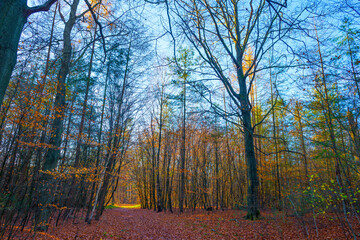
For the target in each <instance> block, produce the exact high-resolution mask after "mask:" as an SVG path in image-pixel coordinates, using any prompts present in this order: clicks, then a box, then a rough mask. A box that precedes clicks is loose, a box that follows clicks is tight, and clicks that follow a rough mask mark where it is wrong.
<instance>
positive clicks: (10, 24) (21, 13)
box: [0, 0, 27, 107]
mask: <svg viewBox="0 0 360 240" xmlns="http://www.w3.org/2000/svg"><path fill="white" fill-rule="evenodd" d="M26 9H27V5H26V1H24V0H2V1H1V2H0V63H1V64H0V107H1V106H2V102H3V99H4V95H5V92H6V89H7V86H8V85H9V81H10V77H11V74H12V71H13V69H14V67H15V64H16V58H17V48H18V45H19V40H20V36H21V32H22V30H23V28H24V25H25V23H26V21H27V14H26Z"/></svg>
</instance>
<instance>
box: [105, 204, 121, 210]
mask: <svg viewBox="0 0 360 240" xmlns="http://www.w3.org/2000/svg"><path fill="white" fill-rule="evenodd" d="M114 208H119V206H118V205H116V204H115V205H112V204H111V205H107V206H106V207H105V209H114Z"/></svg>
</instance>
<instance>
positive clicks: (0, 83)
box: [0, 0, 57, 107]
mask: <svg viewBox="0 0 360 240" xmlns="http://www.w3.org/2000/svg"><path fill="white" fill-rule="evenodd" d="M56 1H57V0H47V1H46V2H45V3H44V4H42V5H39V6H35V7H28V6H27V0H3V1H1V2H0V16H1V17H0V62H1V63H2V64H1V65H0V107H1V106H2V102H3V99H4V96H5V92H6V89H7V87H8V85H9V81H10V77H11V74H12V71H13V69H14V67H15V64H16V58H17V49H18V45H19V41H20V36H21V33H22V31H23V28H24V25H25V23H26V21H27V19H28V17H29V16H30V15H31V14H34V13H37V12H43V11H48V10H49V9H50V7H51V6H52V5H53V4H54V3H55V2H56Z"/></svg>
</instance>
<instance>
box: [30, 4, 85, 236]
mask: <svg viewBox="0 0 360 240" xmlns="http://www.w3.org/2000/svg"><path fill="white" fill-rule="evenodd" d="M79 1H80V0H74V2H73V4H72V5H71V11H70V17H69V20H68V21H67V22H66V24H65V29H64V33H63V38H64V47H63V57H62V60H61V67H60V71H59V73H58V76H57V80H58V85H57V92H56V97H55V103H54V107H55V110H54V111H55V113H54V115H55V119H54V122H53V124H52V128H51V138H50V141H49V143H50V144H51V145H52V148H49V150H48V151H47V153H46V156H45V163H44V166H43V171H48V170H49V171H52V170H54V169H55V168H56V167H57V164H58V160H59V155H60V146H61V136H62V133H63V122H64V116H65V115H64V112H65V108H66V102H65V96H66V86H65V82H66V77H67V75H68V73H69V67H70V60H71V53H72V46H71V30H72V29H73V27H74V25H75V20H76V11H77V7H78V5H79ZM42 182H43V186H42V187H41V189H40V201H39V202H40V204H41V206H42V212H41V216H40V217H39V219H38V220H37V223H43V224H46V223H47V222H48V219H49V217H50V209H49V207H47V205H48V204H49V203H50V202H51V193H50V192H49V191H48V190H49V189H50V186H51V178H50V176H49V175H46V174H44V175H43V176H42ZM39 229H40V230H46V229H47V226H46V225H42V226H39Z"/></svg>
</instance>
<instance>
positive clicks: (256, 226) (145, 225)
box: [14, 207, 360, 240]
mask: <svg viewBox="0 0 360 240" xmlns="http://www.w3.org/2000/svg"><path fill="white" fill-rule="evenodd" d="M245 214H246V212H245V211H238V210H224V211H222V210H217V211H209V212H207V211H204V210H196V211H195V212H192V211H189V212H185V213H184V214H181V215H179V214H178V213H173V214H171V213H170V212H169V211H167V212H161V213H156V212H155V211H152V210H144V209H135V208H131V207H130V208H115V209H108V210H105V212H104V214H103V216H102V217H101V219H100V220H99V221H93V222H92V224H87V223H85V222H84V220H83V219H82V218H79V219H75V221H67V222H66V223H64V224H61V225H60V226H58V227H52V228H50V229H49V230H48V232H47V233H37V234H36V235H35V236H34V235H33V234H32V237H30V238H29V235H27V237H26V236H25V235H24V234H25V233H24V232H23V233H22V234H21V235H22V237H20V235H18V237H19V238H14V239H31V238H32V239H61V240H62V239H80V240H87V239H91V240H100V239H102V240H105V239H216V240H220V239H352V237H351V235H350V234H349V233H346V232H344V227H343V226H342V224H341V223H339V222H338V221H335V220H331V218H330V217H329V216H319V217H317V219H316V223H317V229H318V234H317V233H316V227H315V225H314V219H313V218H312V217H311V216H309V217H303V218H301V219H300V218H297V217H294V216H284V214H282V213H281V214H280V213H279V212H267V211H265V212H262V217H261V219H260V220H256V221H249V220H245V219H244V218H243V216H244V215H245ZM304 224H305V225H306V228H305V227H304ZM354 225H355V222H353V227H354V229H355V231H356V232H357V233H359V232H360V225H359V224H357V225H355V226H354ZM306 232H308V233H309V237H307V233H306Z"/></svg>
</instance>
